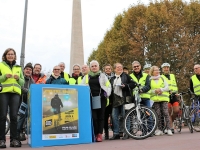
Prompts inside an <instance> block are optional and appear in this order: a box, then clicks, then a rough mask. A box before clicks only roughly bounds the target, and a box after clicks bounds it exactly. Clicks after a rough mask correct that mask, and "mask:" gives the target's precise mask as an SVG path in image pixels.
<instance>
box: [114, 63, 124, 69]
mask: <svg viewBox="0 0 200 150" xmlns="http://www.w3.org/2000/svg"><path fill="white" fill-rule="evenodd" d="M117 64H120V65H122V64H121V63H115V64H114V69H116V66H117ZM122 68H123V65H122Z"/></svg>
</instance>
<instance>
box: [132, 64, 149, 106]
mask: <svg viewBox="0 0 200 150" xmlns="http://www.w3.org/2000/svg"><path fill="white" fill-rule="evenodd" d="M132 68H133V72H132V73H131V74H130V76H131V78H132V79H133V80H134V81H135V82H136V83H138V84H141V86H142V88H141V89H140V97H141V99H142V101H141V102H140V103H141V104H143V105H145V106H147V107H150V93H148V91H149V90H150V82H149V78H150V76H149V75H148V74H146V73H143V72H142V69H141V68H142V67H141V64H140V63H139V62H138V61H134V62H133V63H132ZM133 93H134V90H133Z"/></svg>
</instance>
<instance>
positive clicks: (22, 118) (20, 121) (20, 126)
mask: <svg viewBox="0 0 200 150" xmlns="http://www.w3.org/2000/svg"><path fill="white" fill-rule="evenodd" d="M27 116H28V115H27V110H26V111H25V114H20V115H19V119H18V121H17V134H18V136H19V134H20V132H22V131H23V125H24V122H25V121H26V122H25V123H27V120H26V118H27ZM25 133H27V129H25Z"/></svg>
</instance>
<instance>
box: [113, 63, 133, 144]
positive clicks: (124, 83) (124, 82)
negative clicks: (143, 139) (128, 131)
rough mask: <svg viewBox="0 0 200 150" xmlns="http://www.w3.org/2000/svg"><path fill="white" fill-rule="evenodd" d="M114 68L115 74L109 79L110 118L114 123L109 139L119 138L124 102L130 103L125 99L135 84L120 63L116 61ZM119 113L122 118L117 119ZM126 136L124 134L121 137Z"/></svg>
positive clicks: (123, 114) (125, 137)
mask: <svg viewBox="0 0 200 150" xmlns="http://www.w3.org/2000/svg"><path fill="white" fill-rule="evenodd" d="M114 70H115V76H114V77H112V78H111V80H110V82H111V85H112V99H113V108H112V120H113V124H114V128H113V137H112V138H111V139H110V140H115V139H120V135H119V129H120V125H122V124H123V118H124V116H125V109H124V104H125V103H130V101H129V102H126V99H127V97H130V96H131V90H132V89H133V88H135V87H136V85H137V83H136V82H134V81H133V80H132V79H131V77H130V76H129V75H128V74H126V73H124V72H123V66H122V64H121V63H116V64H115V65H114ZM120 115H121V116H122V119H120V120H119V116H120ZM120 122H121V123H120ZM127 138H128V136H127V135H124V137H123V138H122V139H127Z"/></svg>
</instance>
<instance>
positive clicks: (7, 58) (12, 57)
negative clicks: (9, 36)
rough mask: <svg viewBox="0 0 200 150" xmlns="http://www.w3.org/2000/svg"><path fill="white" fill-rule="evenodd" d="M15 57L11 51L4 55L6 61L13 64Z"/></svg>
mask: <svg viewBox="0 0 200 150" xmlns="http://www.w3.org/2000/svg"><path fill="white" fill-rule="evenodd" d="M15 58H16V56H15V53H14V51H13V50H10V51H9V52H8V53H7V54H6V60H7V61H8V62H13V61H14V60H15Z"/></svg>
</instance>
